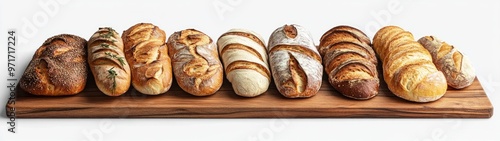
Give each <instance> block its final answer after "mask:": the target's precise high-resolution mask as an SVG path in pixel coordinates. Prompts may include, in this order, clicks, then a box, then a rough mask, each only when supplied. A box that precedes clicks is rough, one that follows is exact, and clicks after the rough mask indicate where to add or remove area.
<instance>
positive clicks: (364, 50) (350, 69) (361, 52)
mask: <svg viewBox="0 0 500 141" xmlns="http://www.w3.org/2000/svg"><path fill="white" fill-rule="evenodd" d="M319 51H320V54H321V56H322V57H323V63H324V67H325V71H326V73H327V74H328V80H329V82H330V84H331V85H332V86H333V88H335V89H336V90H337V91H339V92H340V93H341V94H343V95H344V96H347V97H350V98H353V99H369V98H372V97H374V96H376V95H377V94H378V89H379V79H378V72H377V57H376V55H375V51H373V49H372V47H371V42H370V38H368V37H367V36H366V35H365V34H364V33H363V32H361V31H360V30H358V29H356V28H353V27H350V26H336V27H334V28H332V29H330V30H329V31H327V32H326V33H325V34H323V36H322V37H321V40H320V45H319Z"/></svg>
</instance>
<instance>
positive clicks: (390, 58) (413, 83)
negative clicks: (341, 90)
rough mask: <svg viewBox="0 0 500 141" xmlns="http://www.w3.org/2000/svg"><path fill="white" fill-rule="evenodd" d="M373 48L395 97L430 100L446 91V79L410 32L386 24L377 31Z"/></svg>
mask: <svg viewBox="0 0 500 141" xmlns="http://www.w3.org/2000/svg"><path fill="white" fill-rule="evenodd" d="M373 47H374V49H375V52H376V53H377V54H379V57H380V59H381V60H382V64H383V65H382V68H383V70H384V72H383V74H384V80H385V82H387V86H388V87H389V90H390V91H391V92H392V93H394V94H395V95H396V96H398V97H401V98H403V99H406V100H409V101H414V102H430V101H435V100H438V99H439V98H441V97H442V96H443V95H444V94H445V93H446V90H447V87H448V86H447V84H446V78H445V77H444V75H443V73H442V72H440V71H438V70H437V68H436V66H435V65H434V64H433V63H432V57H431V55H430V53H429V52H428V51H427V50H426V49H425V48H424V47H423V46H422V45H420V44H419V43H418V42H417V41H415V40H414V38H413V35H412V34H411V33H410V32H408V31H405V30H403V29H402V28H400V27H397V26H386V27H383V28H382V29H380V30H379V31H378V32H377V33H376V34H375V36H374V38H373Z"/></svg>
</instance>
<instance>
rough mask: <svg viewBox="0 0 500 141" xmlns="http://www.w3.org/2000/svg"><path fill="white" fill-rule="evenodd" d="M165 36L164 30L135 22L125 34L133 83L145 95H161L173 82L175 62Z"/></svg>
mask: <svg viewBox="0 0 500 141" xmlns="http://www.w3.org/2000/svg"><path fill="white" fill-rule="evenodd" d="M165 38H166V35H165V32H164V31H163V30H161V29H160V28H159V27H157V26H155V25H153V24H150V23H139V24H136V25H134V26H132V27H130V28H129V29H127V30H126V31H124V32H123V34H122V39H123V44H124V51H125V58H126V59H127V62H128V63H129V66H130V70H131V74H132V86H134V88H135V89H136V90H138V91H139V92H141V93H143V94H149V95H158V94H162V93H165V92H167V91H168V90H169V89H170V87H171V85H172V65H171V64H170V62H171V60H170V57H169V56H168V49H167V46H166V45H165Z"/></svg>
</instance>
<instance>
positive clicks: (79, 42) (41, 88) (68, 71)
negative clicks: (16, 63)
mask: <svg viewBox="0 0 500 141" xmlns="http://www.w3.org/2000/svg"><path fill="white" fill-rule="evenodd" d="M86 46H87V41H86V40H85V39H83V38H81V37H78V36H75V35H70V34H60V35H56V36H53V37H51V38H49V39H47V40H45V42H44V43H43V44H42V46H40V48H38V49H37V50H36V52H35V55H33V58H32V60H31V62H30V63H29V65H28V67H27V68H26V70H25V71H24V74H23V76H22V77H21V79H20V81H19V85H20V87H21V89H23V90H25V91H26V92H28V93H31V94H34V95H43V96H62V95H75V94H78V93H79V92H81V91H82V90H83V89H84V88H85V85H86V83H87V74H88V68H87V49H86Z"/></svg>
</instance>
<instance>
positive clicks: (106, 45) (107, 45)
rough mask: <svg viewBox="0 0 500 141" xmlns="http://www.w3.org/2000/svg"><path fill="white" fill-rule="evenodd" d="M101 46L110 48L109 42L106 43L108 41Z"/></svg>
mask: <svg viewBox="0 0 500 141" xmlns="http://www.w3.org/2000/svg"><path fill="white" fill-rule="evenodd" d="M101 46H102V47H105V48H109V44H106V43H102V44H101Z"/></svg>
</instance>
